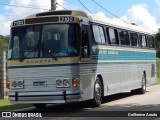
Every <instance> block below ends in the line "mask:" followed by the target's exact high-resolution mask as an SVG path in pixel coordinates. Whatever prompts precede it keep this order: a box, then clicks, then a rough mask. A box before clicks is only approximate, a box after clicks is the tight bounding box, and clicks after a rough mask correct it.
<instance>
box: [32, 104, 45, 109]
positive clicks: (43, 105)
mask: <svg viewBox="0 0 160 120" xmlns="http://www.w3.org/2000/svg"><path fill="white" fill-rule="evenodd" d="M33 105H34V107H36V108H45V107H46V104H33Z"/></svg>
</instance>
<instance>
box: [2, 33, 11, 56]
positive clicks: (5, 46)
mask: <svg viewBox="0 0 160 120" xmlns="http://www.w3.org/2000/svg"><path fill="white" fill-rule="evenodd" d="M8 42H9V36H2V35H0V53H2V52H3V51H5V52H7V49H8Z"/></svg>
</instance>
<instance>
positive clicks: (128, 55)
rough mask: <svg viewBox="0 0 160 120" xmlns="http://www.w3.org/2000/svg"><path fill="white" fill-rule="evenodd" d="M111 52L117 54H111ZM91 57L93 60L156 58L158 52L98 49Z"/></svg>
mask: <svg viewBox="0 0 160 120" xmlns="http://www.w3.org/2000/svg"><path fill="white" fill-rule="evenodd" d="M110 52H114V53H117V54H110ZM99 53H101V54H99ZM91 58H92V60H155V59H156V54H155V53H151V52H138V51H125V50H105V49H100V50H98V49H96V50H95V51H94V52H93V55H92V57H91Z"/></svg>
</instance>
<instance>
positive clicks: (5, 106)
mask: <svg viewBox="0 0 160 120" xmlns="http://www.w3.org/2000/svg"><path fill="white" fill-rule="evenodd" d="M31 106H32V105H31V104H12V103H10V102H9V100H8V99H2V100H0V111H2V110H3V111H4V110H15V109H21V108H26V107H31Z"/></svg>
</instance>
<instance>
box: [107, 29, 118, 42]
mask: <svg viewBox="0 0 160 120" xmlns="http://www.w3.org/2000/svg"><path fill="white" fill-rule="evenodd" d="M108 32H109V39H110V44H112V45H115V44H117V41H116V34H115V30H114V29H113V28H109V29H108Z"/></svg>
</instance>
